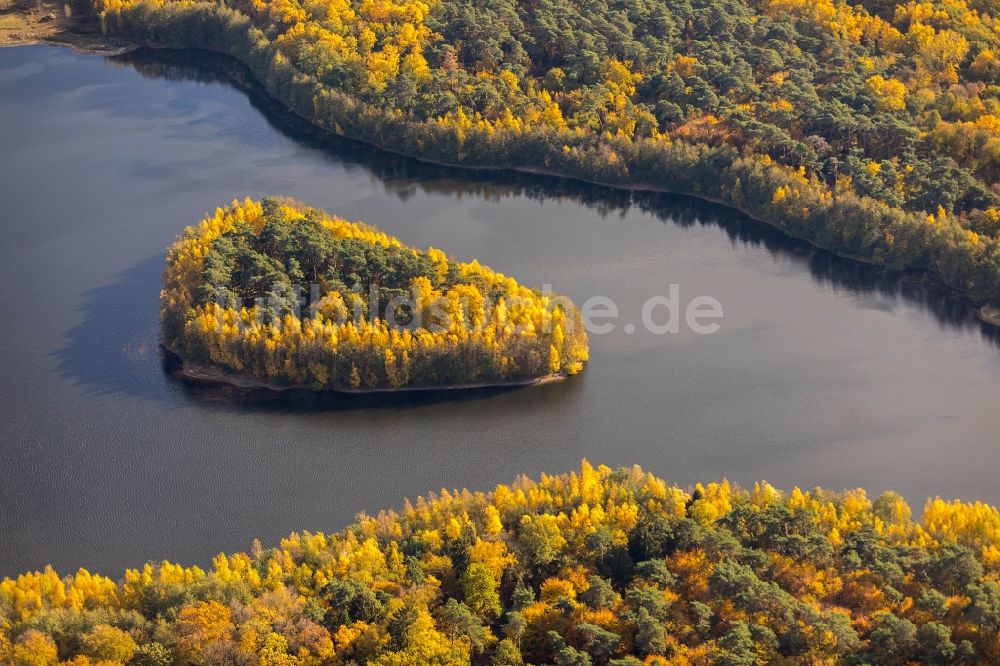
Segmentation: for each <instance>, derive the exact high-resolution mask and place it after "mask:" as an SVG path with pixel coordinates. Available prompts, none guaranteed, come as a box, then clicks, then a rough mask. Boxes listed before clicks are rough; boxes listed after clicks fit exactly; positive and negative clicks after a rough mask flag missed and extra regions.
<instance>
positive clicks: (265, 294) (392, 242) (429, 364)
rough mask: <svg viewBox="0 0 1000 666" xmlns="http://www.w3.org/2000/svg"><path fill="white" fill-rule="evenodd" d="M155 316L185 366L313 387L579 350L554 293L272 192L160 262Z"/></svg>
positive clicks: (567, 358) (396, 379) (401, 383)
mask: <svg viewBox="0 0 1000 666" xmlns="http://www.w3.org/2000/svg"><path fill="white" fill-rule="evenodd" d="M161 317H162V328H163V341H164V344H165V345H166V346H167V347H168V348H169V349H171V350H173V351H175V352H176V353H178V354H179V355H181V357H182V358H184V359H186V360H188V361H195V362H203V363H211V364H213V365H217V366H221V367H223V368H225V369H227V370H229V371H232V372H235V373H242V374H247V375H252V376H255V377H259V378H263V379H268V380H275V381H277V382H279V383H281V384H293V385H308V386H312V387H314V388H340V389H363V388H364V389H384V388H401V387H413V386H441V385H452V384H468V383H487V384H489V383H503V382H509V381H518V380H524V379H530V378H534V377H540V376H545V375H555V374H575V373H577V372H579V371H580V370H581V369H582V368H583V364H584V362H585V361H586V360H587V353H588V352H587V334H586V331H585V330H584V327H583V323H582V320H581V318H580V315H579V313H578V312H577V310H576V308H575V307H573V304H572V303H571V302H570V301H569V300H568V299H566V298H565V297H561V296H557V295H554V294H546V293H542V292H539V291H536V290H533V289H528V288H526V287H523V286H521V285H519V284H518V283H517V282H516V281H515V280H514V279H513V278H509V277H506V276H504V275H501V274H499V273H496V272H494V271H492V270H490V269H488V268H486V267H484V266H482V265H480V264H479V263H478V262H476V261H473V262H471V263H458V262H454V261H451V260H449V259H448V258H447V257H446V256H445V254H444V253H443V252H441V251H440V250H436V249H434V248H431V249H429V250H427V251H426V252H424V251H419V250H415V249H413V248H409V247H406V246H404V245H403V244H402V243H400V242H399V241H398V240H396V239H395V238H392V237H391V236H388V235H386V234H384V233H381V232H379V231H377V230H375V229H373V228H371V227H368V226H365V225H362V224H359V223H351V222H347V221H345V220H341V219H339V218H335V217H330V216H329V215H327V214H326V213H324V212H322V211H318V210H315V209H310V208H306V207H304V206H301V205H299V204H295V203H292V202H289V201H284V200H279V199H264V200H263V201H262V202H253V201H250V200H247V201H245V202H244V203H242V204H240V203H235V202H234V204H233V205H232V206H231V207H229V208H227V209H225V210H222V209H219V210H217V211H216V213H215V215H214V216H212V217H210V218H208V219H206V220H204V221H202V222H201V224H199V225H198V226H197V227H196V228H189V229H188V230H187V231H186V232H185V233H184V235H183V236H181V237H180V238H179V239H178V240H177V242H176V243H175V244H174V246H173V247H172V248H171V250H170V253H169V256H168V258H167V270H166V273H165V275H164V291H163V294H162V300H161Z"/></svg>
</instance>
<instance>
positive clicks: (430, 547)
mask: <svg viewBox="0 0 1000 666" xmlns="http://www.w3.org/2000/svg"><path fill="white" fill-rule="evenodd" d="M998 572H1000V513H998V512H997V510H996V509H994V508H991V507H988V506H984V505H981V504H978V503H976V504H963V503H961V502H944V501H942V500H940V499H935V500H931V501H928V502H927V504H926V506H925V507H924V509H923V512H922V515H921V517H920V518H919V519H914V518H913V517H911V511H910V508H909V507H908V506H907V504H906V503H905V502H904V501H903V500H902V498H900V497H899V496H898V495H896V494H894V493H891V492H890V493H886V494H883V495H881V496H879V497H877V498H874V499H870V498H868V497H867V496H866V495H865V493H864V491H862V490H853V491H850V492H846V493H842V494H837V493H832V492H829V491H825V490H820V489H816V490H812V491H807V492H806V491H801V490H799V489H797V488H796V489H793V490H792V491H791V492H780V491H778V490H776V489H775V488H773V487H771V486H770V485H768V484H766V483H760V484H757V485H755V486H754V487H753V488H752V489H740V488H737V487H734V486H731V485H730V484H728V483H710V484H707V485H700V484H699V485H697V486H696V487H695V488H694V489H693V490H692V491H691V492H688V491H685V490H682V489H681V488H677V487H674V486H671V485H668V484H667V483H665V482H664V481H663V480H661V479H659V478H657V477H655V476H653V475H651V474H648V473H646V472H643V471H642V470H641V469H639V468H638V467H633V468H631V469H627V468H622V469H618V470H612V469H609V468H607V467H598V468H594V467H592V466H591V465H589V464H588V463H587V462H584V463H583V465H582V467H581V469H580V470H578V471H576V472H572V473H568V474H562V475H558V476H547V475H543V476H542V477H541V478H540V479H539V480H537V481H535V480H529V479H527V478H520V479H518V480H517V481H516V482H515V483H513V484H511V485H499V486H497V487H496V488H495V489H494V490H493V491H492V492H490V493H479V492H477V493H472V492H469V491H464V490H463V491H446V490H442V491H441V492H440V493H436V494H431V495H429V496H427V497H423V498H418V499H417V500H416V501H415V502H413V503H407V504H406V505H405V506H404V507H403V508H402V509H401V510H398V511H384V512H381V513H379V514H378V515H376V516H361V517H360V519H359V521H358V522H357V523H356V524H354V525H352V526H351V527H349V528H347V529H346V530H343V531H341V532H337V533H335V534H322V533H309V532H304V533H297V534H292V535H291V536H289V537H288V538H287V539H284V540H282V542H281V544H280V545H279V546H278V547H269V548H265V547H264V546H262V545H261V544H260V543H259V542H258V543H255V544H254V547H253V550H252V551H251V552H249V553H234V554H231V555H226V554H219V555H218V556H217V557H216V558H215V559H214V560H213V562H212V566H211V568H210V569H208V570H204V569H201V568H199V567H195V566H192V567H184V566H182V565H179V564H173V563H170V562H162V563H160V564H146V565H145V566H143V567H141V568H138V569H130V570H128V571H126V572H125V574H124V578H123V579H122V580H121V581H118V582H116V581H114V580H112V579H109V578H106V577H104V576H100V575H96V574H91V573H89V572H87V571H86V570H83V569H81V570H80V571H78V572H76V573H75V574H71V575H69V576H65V577H60V576H59V575H58V574H56V573H55V572H54V571H53V570H52V569H46V570H45V571H42V572H36V573H31V574H24V575H22V576H19V577H18V578H16V579H6V580H4V581H3V582H0V658H2V659H4V660H5V663H13V664H16V665H18V666H21V665H28V664H56V663H57V662H58V663H62V664H67V665H68V664H73V665H74V666H85V665H87V664H109V665H110V664H126V663H128V664H136V665H139V664H141V665H150V666H153V665H155V666H166V665H168V664H260V665H261V666H271V665H275V664H283V665H289V666H291V665H293V664H299V665H308V664H357V663H360V664H364V663H367V664H379V665H387V666H388V665H404V664H412V665H413V666H420V665H424V664H440V665H444V664H456V665H457V664H468V663H475V664H495V665H497V666H500V665H503V666H518V665H520V664H528V663H532V664H556V665H558V666H604V665H614V666H632V665H636V666H637V665H639V664H651V665H652V664H678V665H681V664H725V665H728V666H741V665H743V666H750V665H752V664H762V663H778V664H817V663H829V664H834V663H843V664H900V665H902V664H909V663H927V664H975V663H996V661H997V660H998V659H1000V642H998V636H1000V585H998V583H997V575H998ZM60 660H61V661H60Z"/></svg>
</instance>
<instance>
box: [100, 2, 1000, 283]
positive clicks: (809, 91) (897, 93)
mask: <svg viewBox="0 0 1000 666" xmlns="http://www.w3.org/2000/svg"><path fill="white" fill-rule="evenodd" d="M94 2H95V8H96V10H97V11H98V13H99V14H100V16H101V19H102V22H103V25H104V28H105V29H106V30H107V31H109V32H113V33H115V34H120V35H124V36H127V37H131V38H133V39H136V40H139V41H144V42H152V43H156V44H167V45H177V46H207V47H210V48H213V49H222V50H225V51H227V52H229V53H231V54H233V55H235V56H237V57H239V58H240V59H241V60H243V61H244V62H245V63H247V64H248V65H249V66H250V68H251V70H252V71H253V72H254V73H255V74H256V75H257V76H258V77H259V78H260V79H261V81H262V82H263V83H264V85H265V86H266V87H267V89H268V90H269V91H270V92H271V94H272V95H274V96H275V97H277V98H278V99H279V100H281V101H282V102H283V103H285V104H286V105H288V106H289V107H291V108H292V109H293V110H295V111H296V112H297V113H299V114H300V115H302V116H304V117H307V118H309V119H310V120H312V121H313V122H315V123H317V124H319V125H321V126H324V127H326V128H329V129H331V130H333V131H336V132H339V133H343V134H347V135H350V136H355V137H359V138H362V139H365V140H368V141H371V142H373V143H376V144H378V145H381V146H384V147H387V148H390V149H393V150H398V151H401V152H405V153H408V154H412V155H416V156H419V157H423V158H427V159H432V160H441V161H446V162H453V163H460V164H471V165H497V166H512V167H519V168H529V169H542V170H547V171H552V172H556V173H562V174H567V175H572V176H578V177H582V178H586V179H590V180H597V181H602V182H608V183H612V184H626V185H640V186H651V187H658V188H664V189H668V190H673V191H679V192H683V193H691V194H697V195H702V196H708V197H711V198H715V199H721V200H722V201H724V202H726V203H729V204H731V205H734V206H737V207H739V208H742V209H744V210H746V211H747V212H749V213H751V214H753V215H756V216H758V217H761V218H763V219H766V220H768V221H770V222H773V223H775V224H777V225H779V226H781V227H782V228H783V229H785V230H786V231H788V232H789V233H791V234H793V235H796V236H800V237H805V238H807V239H809V240H811V241H813V242H815V243H817V244H819V245H821V246H823V247H826V248H829V249H832V250H835V251H838V252H840V253H843V254H849V255H855V256H859V257H863V258H866V259H868V260H872V261H875V262H876V263H880V264H885V265H888V266H891V267H894V268H927V269H931V270H934V271H936V272H937V273H938V274H939V275H940V276H941V277H942V278H943V279H944V280H945V281H946V282H947V283H949V284H951V285H952V286H955V287H956V288H958V289H960V290H963V291H968V292H970V293H971V294H972V296H973V298H974V299H975V300H976V301H978V302H985V301H991V300H992V301H996V302H1000V240H998V239H997V235H998V233H1000V208H998V205H1000V203H998V201H1000V200H998V192H1000V184H998V183H1000V36H998V34H1000V33H998V23H997V18H996V17H994V16H993V14H994V13H995V7H994V6H993V5H991V3H989V2H986V1H984V0H928V1H922V2H918V1H917V0H909V1H908V2H886V1H884V0H865V1H863V2H854V3H850V2H846V1H845V0H809V1H806V0H679V1H677V2H670V3H664V2H661V1H659V0H626V1H621V2H607V1H606V0H586V1H585V2H568V1H566V0H542V1H535V0H532V1H531V2H528V1H525V0H491V1H490V2H471V1H470V0H426V1H425V0H94Z"/></svg>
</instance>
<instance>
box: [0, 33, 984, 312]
mask: <svg viewBox="0 0 1000 666" xmlns="http://www.w3.org/2000/svg"><path fill="white" fill-rule="evenodd" d="M59 35H60V36H66V37H67V38H68V39H65V40H62V39H46V38H39V39H31V40H28V41H24V40H13V41H11V40H10V39H5V37H4V36H2V35H0V48H5V47H15V46H27V45H30V44H49V45H52V46H63V47H67V48H70V49H71V50H73V51H75V52H77V53H80V54H83V55H106V56H110V55H121V54H124V53H128V52H130V51H134V50H136V49H139V48H150V49H170V48H171V47H164V46H159V45H156V44H137V43H134V42H124V41H122V42H118V43H117V44H116V43H114V41H113V40H111V39H109V38H107V37H105V36H103V35H100V34H99V33H98V34H97V35H94V37H95V39H94V40H93V41H90V42H89V41H86V40H83V39H80V40H75V39H72V38H73V37H75V36H79V37H85V36H87V34H78V33H72V32H69V33H59ZM190 50H200V51H208V52H212V53H219V54H222V55H224V56H226V57H228V58H231V59H232V60H233V61H234V62H236V63H239V65H240V66H241V67H242V68H244V69H246V68H247V66H246V64H245V63H243V62H242V61H241V60H239V59H238V58H236V57H235V56H233V55H231V54H229V53H227V52H226V51H223V50H220V49H212V48H205V47H196V48H192V49H190ZM247 74H248V77H249V80H245V79H244V78H243V77H241V76H238V75H237V73H236V72H231V71H227V75H228V76H229V79H230V81H231V82H232V83H233V84H234V85H236V87H238V88H240V89H241V90H243V91H247V90H248V89H252V90H254V91H256V92H260V93H261V94H263V95H265V96H266V97H267V99H268V100H269V101H270V102H271V103H273V104H275V105H277V106H278V107H280V108H281V109H282V110H283V111H284V112H285V113H288V114H290V115H291V116H293V117H295V118H298V119H299V120H301V121H303V122H305V123H307V124H308V125H309V126H310V127H311V128H313V129H314V130H316V131H319V132H323V133H324V134H329V135H333V136H338V137H341V138H344V139H348V140H350V141H356V142H358V143H361V144H364V145H368V146H372V147H374V148H376V149H377V150H380V151H382V152H384V153H387V154H390V155H396V156H399V157H404V158H406V159H412V160H415V161H417V162H421V163H424V164H432V165H435V166H439V167H445V168H449V169H462V170H469V171H480V172H491V171H493V172H503V171H509V172H512V173H520V174H526V175H536V176H544V177H548V178H556V179H561V180H568V181H574V182H578V183H584V184H588V185H594V186H596V187H604V188H608V189H614V190H620V191H628V192H647V193H653V194H667V195H672V196H681V197H688V198H691V199H695V200H698V201H702V202H706V203H709V204H713V205H717V206H721V207H723V208H726V209H728V210H732V211H735V212H737V213H739V214H741V215H743V216H745V217H747V218H748V219H750V220H753V221H754V222H757V223H758V224H762V225H765V226H767V227H769V228H771V229H774V230H776V231H778V232H780V233H782V234H784V235H785V236H787V237H788V238H792V239H795V240H798V241H800V242H803V243H805V244H807V245H808V246H809V247H811V248H813V249H816V250H820V251H822V252H828V253H830V254H831V255H833V256H836V257H840V258H843V259H848V260H850V261H855V262H858V263H860V264H864V265H866V266H870V267H872V268H876V269H880V270H884V271H887V272H892V273H897V274H901V275H905V274H915V275H922V276H929V277H931V278H932V279H933V280H934V281H935V282H937V283H938V284H940V285H942V286H944V287H945V288H946V289H948V290H950V291H951V292H953V293H955V294H957V295H958V296H960V297H961V298H962V299H963V300H964V301H965V303H966V304H967V306H968V307H969V309H970V311H971V312H972V313H973V314H974V315H975V317H976V319H978V320H979V321H980V322H981V323H982V324H984V325H986V326H990V327H992V328H998V329H1000V307H997V306H991V305H988V304H987V305H982V306H977V305H976V304H975V303H973V302H972V300H971V299H970V298H969V294H968V291H967V290H963V289H960V288H958V287H955V286H954V285H951V284H949V283H948V282H946V281H945V280H944V279H943V278H942V277H941V276H940V275H938V274H936V273H934V272H933V271H931V270H928V269H906V270H895V269H891V268H887V267H885V266H884V265H882V264H879V263H877V262H875V261H873V260H872V259H869V258H867V257H863V256H858V255H851V254H844V253H839V252H835V251H833V250H830V249H827V248H825V247H823V246H821V245H819V244H817V243H816V242H814V241H812V240H810V239H808V238H804V237H802V236H798V235H795V234H792V233H790V232H788V231H787V230H786V229H784V228H783V227H781V226H780V225H779V224H777V223H775V222H771V221H769V220H767V219H764V218H762V217H759V216H757V215H754V214H753V213H750V212H749V211H747V210H745V209H744V208H742V207H740V206H738V205H735V204H733V203H732V202H728V201H723V200H721V199H719V198H717V197H713V196H710V195H705V194H696V193H691V192H678V191H676V190H671V189H668V188H665V187H660V186H657V185H654V184H652V183H647V182H641V181H640V182H635V183H607V182H602V181H597V180H591V179H587V178H583V177H581V176H572V175H568V174H564V173H560V172H558V171H555V170H551V169H545V168H543V167H518V166H495V165H479V164H456V163H454V162H446V161H443V160H435V159H432V158H427V157H422V156H419V155H413V154H409V153H404V152H402V151H398V150H393V149H391V148H387V147H384V146H382V145H380V144H378V143H376V142H374V141H370V140H368V139H365V138H363V137H357V136H352V135H350V134H348V133H346V132H340V131H336V130H334V129H331V128H328V127H325V126H323V125H320V124H318V123H317V122H315V121H314V120H313V119H311V118H307V117H305V116H302V115H301V114H299V113H296V112H295V111H294V110H292V109H290V108H289V107H288V106H286V105H285V104H284V103H282V102H281V101H280V100H279V99H277V98H276V97H274V96H273V95H272V94H271V93H270V91H268V90H267V87H266V86H265V85H264V84H263V83H261V82H260V81H258V80H257V78H256V77H255V76H254V75H253V73H252V72H247Z"/></svg>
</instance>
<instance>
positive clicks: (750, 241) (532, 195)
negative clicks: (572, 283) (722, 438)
mask: <svg viewBox="0 0 1000 666" xmlns="http://www.w3.org/2000/svg"><path fill="white" fill-rule="evenodd" d="M107 60H108V61H109V62H111V63H114V64H117V65H119V66H128V67H132V68H134V69H135V70H137V71H138V72H139V73H140V74H141V75H143V76H144V77H147V78H162V79H167V80H172V81H198V82H204V83H219V84H223V85H228V86H231V87H234V88H237V89H239V90H242V91H243V92H245V93H246V94H247V96H248V98H249V101H250V103H251V105H252V106H253V107H254V108H256V109H257V110H258V111H260V113H261V114H262V115H263V116H264V118H265V119H266V120H267V122H268V123H269V124H270V125H271V126H272V127H273V128H274V129H276V130H277V131H279V132H281V133H282V134H284V135H285V136H287V137H288V138H290V139H292V140H293V141H295V142H297V143H298V144H300V145H301V146H303V147H306V148H310V149H318V150H320V151H322V153H323V155H324V156H325V157H326V158H327V159H329V160H330V161H331V162H336V163H338V164H341V165H344V166H347V167H356V168H362V169H364V170H365V171H367V172H368V173H370V174H371V175H372V176H374V177H375V178H377V179H378V180H379V181H380V183H381V184H382V186H383V187H384V188H385V190H386V191H387V192H388V193H390V194H392V195H394V196H396V197H399V198H400V199H401V200H404V201H405V200H407V199H408V198H410V197H411V196H413V195H414V194H416V193H417V192H418V191H422V192H425V193H428V194H435V193H438V194H448V195H458V196H461V195H470V196H477V197H481V198H483V199H485V200H489V201H499V200H503V199H505V198H512V197H527V198H529V199H534V200H538V201H545V200H572V201H574V202H576V203H579V204H582V205H584V206H586V207H588V208H590V209H592V210H595V211H597V212H598V214H600V215H601V216H602V217H606V216H610V215H618V216H620V217H624V216H625V215H626V214H627V213H629V212H630V211H640V212H643V213H646V214H649V215H652V216H654V217H656V218H657V219H659V220H661V221H662V222H663V223H664V224H674V225H677V226H680V227H690V226H704V227H716V228H719V229H722V230H723V231H724V232H725V233H726V234H727V235H728V236H729V239H730V241H731V242H732V243H733V244H734V245H742V246H749V247H762V248H764V249H766V250H767V251H768V252H770V253H771V254H773V255H776V256H781V257H782V258H784V259H786V260H789V261H792V262H794V263H796V264H799V265H802V266H803V267H805V268H807V269H808V270H809V272H810V274H811V276H812V277H813V279H814V280H815V281H816V282H818V283H820V284H826V285H829V286H831V287H832V288H834V289H837V290H843V291H845V292H847V293H849V294H852V295H855V296H858V297H859V298H860V300H861V301H862V305H863V306H867V305H869V303H868V301H869V300H870V299H872V298H873V297H877V299H878V301H879V302H878V303H877V305H876V307H880V308H883V309H891V308H893V307H894V306H895V305H896V304H913V305H917V306H918V307H920V308H921V309H923V310H925V311H927V312H929V313H930V314H931V315H932V316H933V317H934V318H935V319H936V320H937V322H938V323H939V324H941V325H943V326H948V327H953V328H958V329H962V330H966V331H971V332H976V331H978V332H979V333H980V334H981V335H982V337H983V338H984V339H985V340H987V341H989V342H991V343H992V344H995V345H1000V330H998V329H996V328H994V327H991V326H988V325H986V324H984V323H982V322H980V321H979V320H978V319H977V318H976V317H975V312H974V310H973V308H972V307H971V306H970V304H969V303H968V301H967V300H966V299H964V298H963V297H962V296H960V295H959V294H957V293H955V292H953V291H952V290H950V289H948V288H947V287H945V286H944V285H942V284H941V283H940V282H939V281H937V280H936V279H934V278H933V277H931V276H928V275H919V274H912V273H896V272H891V271H886V270H882V269H879V268H876V267H873V266H869V265H867V264H863V263H860V262H857V261H853V260H850V259H844V258H840V257H836V256H834V255H832V254H830V253H829V252H825V251H823V250H817V249H815V248H813V247H812V246H810V245H809V244H807V243H805V242H802V241H798V240H795V239H792V238H790V237H788V236H787V235H785V234H784V233H782V232H781V231H778V230H777V229H774V228H773V227H770V226H768V225H766V224H762V223H760V222H756V221H754V220H751V219H749V218H748V217H746V216H745V215H742V214H741V213H739V212H737V211H733V210H731V209H729V208H726V207H724V206H720V205H717V204H711V203H707V202H703V201H700V200H697V199H694V198H692V197H685V196H678V195H670V194H662V193H653V192H630V191H626V190H617V189H614V188H608V187H600V186H595V185H589V184H586V183H581V182H578V181H574V180H570V179H563V178H556V177H551V176H539V175H533V174H522V173H518V172H514V171H488V170H473V169H461V168H456V167H446V166H440V165H435V164H428V163H424V162H420V161H418V160H414V159H411V158H407V157H402V156H399V155H394V154H391V153H387V152H385V151H382V150H379V149H378V148H375V147H374V146H371V145H368V144H365V143H361V142H358V141H353V140H350V139H344V138H342V137H338V136H335V135H331V134H330V133H328V132H324V131H322V130H320V129H318V128H316V127H314V126H312V125H310V124H309V123H307V122H306V121H304V120H303V119H301V118H299V117H298V116H295V115H294V114H292V113H290V112H288V111H287V109H285V107H283V106H282V105H281V104H279V103H278V102H276V101H274V100H273V99H271V98H270V97H269V96H268V95H267V93H266V92H265V91H264V90H263V88H262V87H261V86H260V85H259V84H257V83H256V82H255V81H254V80H253V78H252V77H251V76H250V74H249V72H248V70H247V69H246V67H244V66H243V65H242V64H241V63H239V62H237V61H236V60H234V59H232V58H230V57H228V56H224V55H221V54H218V53H210V52H203V51H176V50H163V49H156V50H153V49H139V50H137V51H133V52H131V53H127V54H124V55H120V56H112V57H109V58H107Z"/></svg>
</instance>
